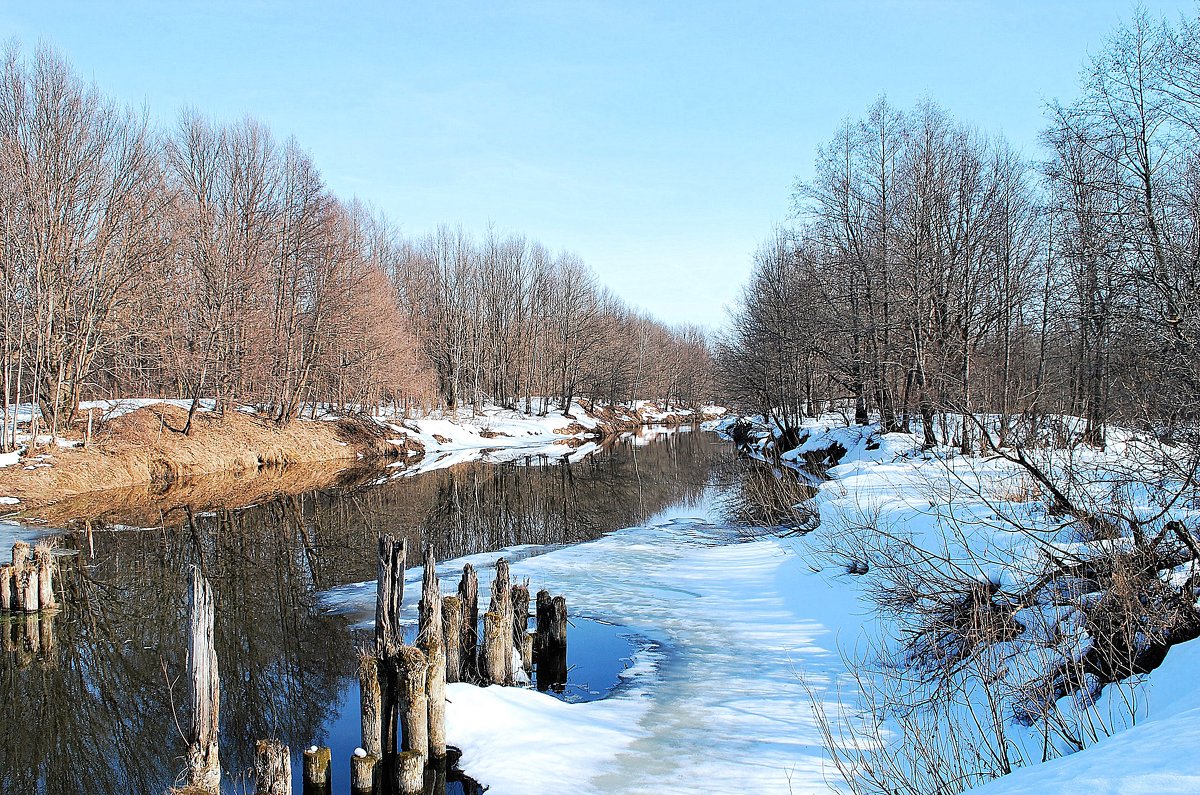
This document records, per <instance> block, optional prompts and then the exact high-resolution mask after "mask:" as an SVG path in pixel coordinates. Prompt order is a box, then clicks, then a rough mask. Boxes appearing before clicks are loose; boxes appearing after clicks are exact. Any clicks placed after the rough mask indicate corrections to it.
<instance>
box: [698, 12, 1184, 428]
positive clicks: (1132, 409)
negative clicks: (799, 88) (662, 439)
mask: <svg viewBox="0 0 1200 795" xmlns="http://www.w3.org/2000/svg"><path fill="white" fill-rule="evenodd" d="M1044 140H1045V143H1046V145H1047V150H1048V157H1047V159H1046V161H1045V162H1044V163H1041V164H1031V163H1029V162H1027V161H1026V160H1025V159H1023V158H1022V157H1020V156H1019V155H1018V154H1017V153H1016V152H1014V151H1013V150H1012V149H1011V148H1010V147H1009V146H1008V145H1007V144H1006V143H1005V142H1004V141H1003V140H1002V139H999V138H992V137H987V136H984V135H982V134H980V133H979V132H977V131H975V130H973V129H972V128H970V127H968V126H966V125H964V124H962V123H960V122H958V121H956V120H955V119H953V118H952V117H951V116H949V114H947V113H946V112H945V111H944V110H943V109H942V108H940V107H938V106H937V105H936V104H933V103H932V102H925V103H922V104H920V105H918V106H917V107H916V108H914V109H912V110H911V111H908V112H903V111H900V110H897V109H896V108H894V107H892V106H891V105H889V104H888V103H887V102H886V100H882V99H881V100H879V101H877V102H876V103H875V104H874V105H873V106H872V107H871V108H870V110H869V111H868V113H867V114H866V116H865V117H864V118H862V119H859V120H855V121H848V122H846V123H845V124H844V125H843V126H842V127H841V128H840V129H839V130H838V132H837V134H836V135H835V136H834V137H833V139H832V140H831V141H829V143H827V144H826V145H825V146H823V147H822V148H821V149H820V152H819V155H818V158H817V165H816V173H815V176H814V178H813V179H811V180H810V181H807V182H803V183H801V184H798V185H797V187H796V191H795V194H794V202H795V209H796V212H797V216H798V218H799V219H800V221H801V223H800V224H799V225H798V227H797V228H795V229H791V230H780V231H779V232H777V233H776V234H775V236H774V237H773V238H772V239H771V240H770V241H769V242H768V243H767V244H765V245H764V246H763V247H762V249H761V250H760V251H759V253H758V255H757V258H756V266H755V269H754V273H753V276H752V278H751V281H750V283H749V284H748V285H747V286H746V288H745V290H744V295H743V299H742V301H741V303H740V305H739V307H738V308H737V310H736V311H735V313H734V316H733V323H732V324H731V328H730V331H729V332H728V334H727V336H726V338H725V339H724V340H723V341H722V344H721V346H720V355H719V369H720V371H721V374H722V379H723V381H724V383H725V384H726V386H727V388H728V389H729V391H730V392H731V393H732V395H733V396H734V397H735V398H736V399H738V400H739V401H741V403H742V404H743V405H744V406H746V407H750V408H754V409H756V410H759V411H761V412H763V413H764V414H769V415H770V416H771V417H772V418H773V419H774V421H775V422H776V423H777V424H778V425H779V427H780V429H781V430H784V431H786V430H787V429H788V428H794V427H795V426H796V424H797V423H798V421H799V420H800V419H801V418H802V417H803V416H805V415H808V414H814V413H817V412H819V411H821V410H823V409H824V408H826V407H828V406H830V405H835V406H846V407H847V408H848V409H849V407H853V411H854V415H855V418H856V420H857V421H859V422H864V421H866V418H867V416H868V413H869V412H873V413H877V414H878V416H879V418H880V421H881V423H882V425H883V427H884V430H885V431H895V430H902V429H908V428H909V427H910V424H911V422H912V421H913V420H915V419H918V418H919V419H921V420H923V421H922V422H921V423H920V425H921V427H922V431H923V433H924V435H925V440H926V443H927V444H930V445H932V444H934V443H936V442H937V441H938V420H937V419H935V418H936V417H942V416H945V414H951V415H953V414H959V415H963V417H964V420H965V419H966V417H968V416H972V415H975V414H978V413H980V412H987V413H994V414H998V415H1000V416H1001V417H1002V418H1005V417H1008V416H1010V415H1011V414H1013V413H1014V412H1025V413H1029V414H1033V415H1044V414H1070V415H1074V416H1080V417H1083V418H1085V419H1086V421H1087V427H1086V431H1085V435H1086V437H1087V439H1088V440H1089V441H1091V442H1093V443H1097V444H1103V442H1104V428H1105V426H1106V424H1107V423H1109V422H1111V421H1113V420H1119V421H1125V422H1144V423H1149V424H1151V425H1152V426H1153V427H1155V428H1156V429H1158V430H1161V431H1164V432H1167V433H1171V432H1174V431H1176V430H1178V429H1179V428H1180V427H1184V426H1189V425H1191V424H1194V423H1195V421H1196V420H1197V419H1200V351H1198V350H1197V342H1198V341H1200V23H1198V22H1195V21H1193V22H1188V21H1184V22H1181V23H1179V24H1176V25H1170V24H1160V23H1154V22H1152V21H1151V20H1149V19H1148V18H1146V17H1144V16H1142V17H1138V18H1137V19H1135V21H1134V22H1133V23H1131V24H1130V25H1129V26H1128V27H1126V28H1123V29H1122V30H1120V31H1119V32H1118V33H1117V34H1116V35H1115V36H1114V37H1113V38H1112V39H1111V40H1110V42H1109V43H1108V45H1107V46H1106V47H1105V48H1104V49H1103V50H1102V51H1101V52H1100V53H1099V54H1098V55H1097V56H1096V57H1095V58H1093V59H1092V60H1091V62H1090V66H1089V68H1088V70H1087V71H1086V72H1085V75H1084V79H1083V84H1082V87H1081V94H1080V97H1079V98H1078V99H1077V100H1076V101H1074V102H1073V103H1070V104H1055V105H1053V106H1051V108H1050V123H1049V127H1048V129H1047V130H1046V131H1045V134H1044ZM950 426H951V427H954V428H957V429H959V430H957V431H955V432H953V434H952V435H953V439H952V440H951V441H953V442H955V443H957V444H958V445H960V446H961V447H962V449H963V450H964V451H970V450H973V449H976V448H977V447H978V445H979V441H980V439H979V434H978V433H976V432H975V431H973V430H972V428H973V424H972V423H971V422H967V421H964V422H961V423H950ZM946 427H947V426H946V425H945V424H943V426H942V434H945V433H946V431H945V428H946ZM1007 430H1008V429H1007V426H1006V421H1005V420H1001V427H1000V429H999V431H1000V438H1001V441H1002V442H1003V441H1004V436H1005V433H1006V432H1007ZM941 441H942V442H945V441H947V440H946V439H945V438H943V439H941Z"/></svg>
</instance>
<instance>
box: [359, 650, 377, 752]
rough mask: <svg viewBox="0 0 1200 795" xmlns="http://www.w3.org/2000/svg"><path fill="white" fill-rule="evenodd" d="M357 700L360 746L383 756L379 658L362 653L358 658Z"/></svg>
mask: <svg viewBox="0 0 1200 795" xmlns="http://www.w3.org/2000/svg"><path fill="white" fill-rule="evenodd" d="M358 701H359V705H360V713H361V717H362V747H363V750H365V751H366V752H367V754H368V755H370V756H375V757H381V756H383V708H382V707H383V705H382V704H381V703H380V701H381V691H380V686H379V660H377V659H376V658H374V657H372V656H371V655H369V654H366V653H363V654H361V655H360V656H359V658H358Z"/></svg>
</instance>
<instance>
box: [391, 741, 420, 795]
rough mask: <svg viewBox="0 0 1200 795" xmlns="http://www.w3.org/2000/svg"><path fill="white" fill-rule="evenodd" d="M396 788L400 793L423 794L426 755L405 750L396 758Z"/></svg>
mask: <svg viewBox="0 0 1200 795" xmlns="http://www.w3.org/2000/svg"><path fill="white" fill-rule="evenodd" d="M396 789H397V790H398V791H399V793H400V795H423V794H424V792H425V755H424V754H420V753H418V752H416V751H405V752H404V753H402V754H400V756H398V757H397V758H396Z"/></svg>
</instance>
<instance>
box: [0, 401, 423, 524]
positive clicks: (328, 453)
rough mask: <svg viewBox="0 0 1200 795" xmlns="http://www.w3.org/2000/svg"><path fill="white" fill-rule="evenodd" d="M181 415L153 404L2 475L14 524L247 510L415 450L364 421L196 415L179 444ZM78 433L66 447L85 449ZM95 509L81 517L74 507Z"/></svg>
mask: <svg viewBox="0 0 1200 795" xmlns="http://www.w3.org/2000/svg"><path fill="white" fill-rule="evenodd" d="M186 422H187V412H186V411H185V410H183V409H181V408H179V407H177V406H173V405H170V404H166V403H158V404H153V405H151V406H147V407H145V408H140V409H137V410H136V411H132V412H130V413H128V414H124V415H122V416H119V417H115V418H113V419H109V420H106V421H104V422H102V423H98V424H96V425H95V426H94V427H93V435H92V440H91V443H90V444H89V445H88V446H87V447H86V448H84V447H82V446H80V447H61V446H59V447H52V448H49V449H45V448H43V449H41V450H39V452H38V454H37V455H35V456H26V457H25V458H23V459H22V460H21V461H20V462H19V463H18V464H14V465H12V466H8V467H5V468H3V469H0V494H2V495H5V496H8V497H15V498H16V499H18V500H20V503H19V504H18V505H15V506H13V510H16V511H19V512H20V514H19V517H20V518H22V519H24V518H38V519H43V520H45V521H50V522H53V521H55V520H63V519H69V518H72V517H74V516H79V515H88V516H101V515H103V514H104V513H105V511H106V510H107V506H108V505H112V506H117V505H122V504H123V505H126V506H127V505H131V504H144V505H146V506H152V507H151V508H150V510H153V511H155V512H157V510H159V509H162V510H167V509H170V508H171V507H173V506H181V505H203V504H217V503H223V502H226V501H227V499H226V498H229V499H235V498H236V499H239V500H242V501H243V502H242V504H245V503H246V502H253V501H255V500H256V499H261V498H263V497H266V496H269V495H277V494H298V493H300V492H302V491H307V490H310V489H313V488H318V487H320V486H322V485H329V484H331V483H336V482H338V479H339V477H340V473H341V472H342V471H343V470H345V469H347V468H348V467H350V466H359V467H361V466H362V465H364V464H368V463H375V462H380V461H387V460H391V459H395V458H397V457H398V456H409V448H411V449H412V450H413V451H414V454H413V455H411V457H410V460H417V459H419V457H420V455H419V454H420V453H422V452H423V451H422V449H421V447H420V445H419V444H416V443H415V442H410V441H409V440H405V439H397V440H392V441H389V440H388V439H387V437H386V435H385V433H384V430H383V428H381V427H380V426H378V425H377V424H375V423H373V422H371V421H369V420H364V419H355V418H343V419H339V420H336V421H329V422H292V423H289V424H287V425H285V426H282V427H280V426H278V425H276V424H275V423H272V422H269V421H267V420H264V419H261V418H258V417H255V416H253V415H250V414H246V413H244V412H240V411H234V412H228V413H226V414H225V416H223V417H218V416H216V415H213V414H211V413H206V412H198V413H197V414H196V416H195V418H194V420H193V423H192V432H191V434H189V435H186V436H185V435H184V434H183V433H182V429H183V427H184V425H185V423H186ZM82 430H83V428H80V427H76V428H72V429H71V430H70V431H69V432H68V433H67V434H65V435H64V436H65V439H66V440H70V441H76V442H78V441H81V440H82V433H81V431H82ZM84 495H86V498H87V501H95V502H97V503H99V504H94V505H90V506H88V507H87V509H86V510H81V509H82V508H83V507H84V506H82V505H81V504H80V498H81V497H84Z"/></svg>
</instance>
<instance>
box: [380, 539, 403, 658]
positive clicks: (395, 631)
mask: <svg viewBox="0 0 1200 795" xmlns="http://www.w3.org/2000/svg"><path fill="white" fill-rule="evenodd" d="M406 552H407V544H406V543H405V541H404V539H399V540H397V539H396V537H395V536H392V535H387V534H385V535H381V536H380V537H379V562H378V566H377V568H376V573H377V575H378V576H377V580H376V598H375V653H376V654H378V655H379V656H380V657H382V658H385V659H386V658H387V657H390V656H392V655H393V654H395V652H396V650H397V649H399V648H400V646H401V644H402V643H403V642H404V628H403V627H402V626H401V625H400V607H401V605H403V604H404V558H405V554H406Z"/></svg>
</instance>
